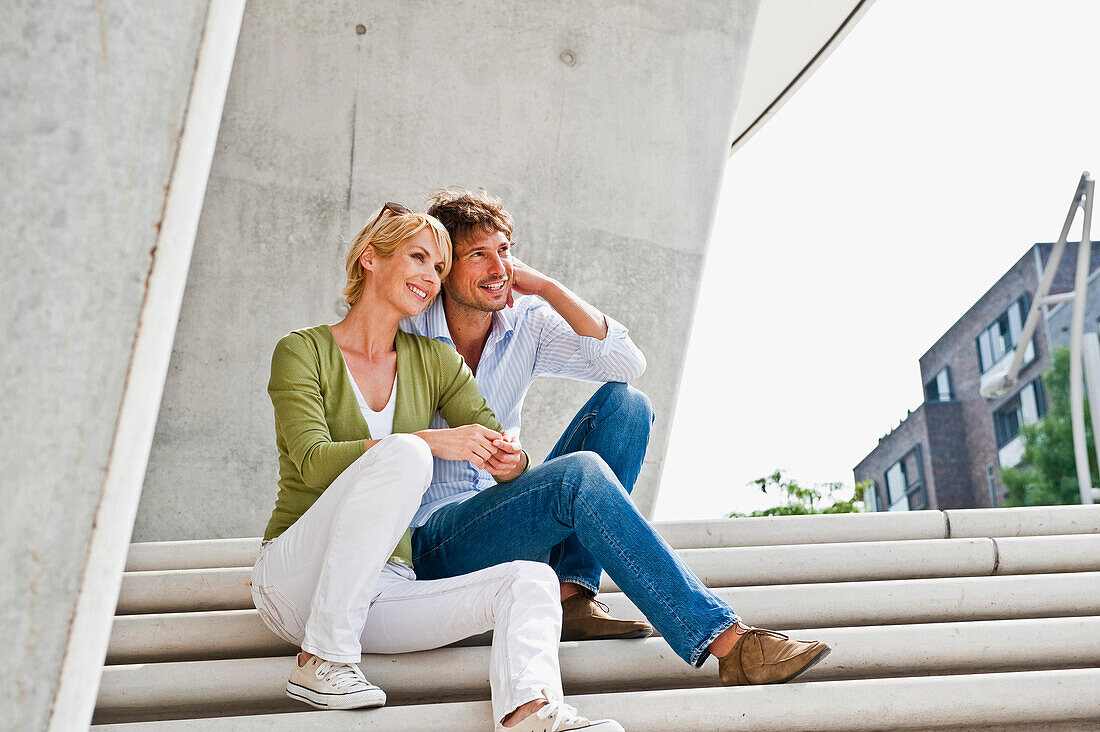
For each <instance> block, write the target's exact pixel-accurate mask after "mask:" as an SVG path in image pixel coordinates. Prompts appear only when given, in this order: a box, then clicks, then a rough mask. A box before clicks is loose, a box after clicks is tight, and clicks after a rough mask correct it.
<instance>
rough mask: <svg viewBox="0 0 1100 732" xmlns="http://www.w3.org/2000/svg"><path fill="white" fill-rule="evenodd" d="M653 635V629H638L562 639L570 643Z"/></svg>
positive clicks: (629, 638) (628, 638) (630, 638)
mask: <svg viewBox="0 0 1100 732" xmlns="http://www.w3.org/2000/svg"><path fill="white" fill-rule="evenodd" d="M651 635H653V628H640V629H638V630H632V631H630V632H628V633H618V634H611V635H586V636H583V637H581V636H573V637H570V638H565V637H562V639H561V640H562V642H563V643H570V642H573V641H590V640H633V639H635V638H648V637H650V636H651Z"/></svg>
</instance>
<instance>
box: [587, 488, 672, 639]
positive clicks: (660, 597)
mask: <svg viewBox="0 0 1100 732" xmlns="http://www.w3.org/2000/svg"><path fill="white" fill-rule="evenodd" d="M576 501H579V502H580V503H581V504H582V505H584V504H585V503H586V502H585V501H584V499H583V498H582V497H581V496H580V495H579V494H578V495H577V499H576ZM585 509H586V511H587V513H588V514H589V517H590V519H589V520H590V521H591V522H592V524H593V525H594V526H596V528H597V529H598V530H599V532H600V534H601V535H602V536H603V538H604V541H605V542H607V543H608V545H610V546H614V547H615V549H616V551H617V552H618V553H619V556H620V557H623V561H625V562H626V563H627V564H628V565H629V566H630V567H631V568H632V569H633V570H634V572H635V573H636V575H637V576H638V577H646V575H645V573H644V572H642V571H641V568H640V567H638V565H637V564H635V563H634V562H633V561H632V560H631V559H629V555H628V554H626V553H625V552H623V550H622V546H621V545H620V544H619V543H618V542H617V541H616V540H615V538H614V537H613V536H612V535H611V534H610V533H608V532H607V531H605V529H604V526H603V524H602V523H601V522H600V521H598V520H597V519H596V517H597V516H598V514H597V513H596V512H594V511H592V510H590V509H589V508H588V507H587V506H585ZM574 512H575V509H574ZM573 522H574V524H575V523H576V517H575V516H574V519H573ZM643 583H644V584H645V586H646V587H647V588H648V590H649V594H650V596H651V597H652V598H654V599H655V600H659V601H660V603H661V604H662V605H664V606H665V609H666V610H668V614H669V615H670V616H671V617H673V618H675V619H676V622H677V623H679V624H680V627H681V628H682V629H683V630H684V631H687V633H688V634H691V632H690V631H691V626H689V625H688V624H687V623H685V622H684V619H683V618H682V617H680V614H679V613H678V612H677V611H676V609H675V608H673V607H672V606H671V605H670V604H669V603H668V600H667V599H665V596H664V594H663V593H660V592H657V591H656V588H655V587H654V586H653V584H652V583H651V582H649V581H648V579H646V580H643ZM619 589H623V588H622V587H621V586H620V588H619ZM624 594H625V590H624ZM647 619H648V618H647ZM662 635H663V634H662ZM666 641H667V636H666ZM693 645H694V644H693Z"/></svg>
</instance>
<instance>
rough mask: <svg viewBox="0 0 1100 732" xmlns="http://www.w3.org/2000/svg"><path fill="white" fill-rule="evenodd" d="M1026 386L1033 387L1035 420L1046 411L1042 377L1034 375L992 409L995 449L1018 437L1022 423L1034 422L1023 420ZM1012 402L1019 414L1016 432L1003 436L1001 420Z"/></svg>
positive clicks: (1004, 417) (1041, 416) (1040, 417)
mask: <svg viewBox="0 0 1100 732" xmlns="http://www.w3.org/2000/svg"><path fill="white" fill-rule="evenodd" d="M1028 387H1031V388H1032V389H1034V392H1035V412H1036V420H1035V422H1038V421H1039V420H1041V419H1042V418H1043V417H1044V416H1045V415H1046V413H1047V402H1046V394H1045V392H1044V391H1043V380H1042V378H1040V377H1038V376H1036V377H1035V378H1034V379H1032V380H1031V381H1029V382H1027V383H1026V384H1024V385H1023V386H1021V387H1020V388H1019V389H1017V390H1016V393H1015V394H1013V395H1012V396H1010V397H1009V398H1008V399H1005V400H1004V402H1002V403H1001V405H1000V406H999V407H997V408H996V409H994V410H993V441H994V442H995V443H996V444H997V449H998V450H1000V449H1001V448H1002V447H1004V446H1005V445H1007V444H1008V443H1010V442H1012V441H1013V440H1015V439H1016V438H1017V437H1019V436H1020V429H1021V428H1022V427H1023V426H1024V425H1026V424H1035V422H1030V423H1029V422H1025V421H1024V404H1023V393H1024V389H1027V388H1028ZM1013 404H1015V405H1016V409H1013V410H1012V411H1013V412H1016V411H1017V410H1019V415H1020V418H1019V420H1018V424H1017V425H1016V433H1015V434H1013V435H1010V436H1007V437H1004V436H1003V435H1004V430H1003V424H1004V422H1003V420H1005V419H1006V415H1007V413H1008V411H1009V410H1008V407H1009V406H1010V405H1013ZM1002 437H1003V439H1002Z"/></svg>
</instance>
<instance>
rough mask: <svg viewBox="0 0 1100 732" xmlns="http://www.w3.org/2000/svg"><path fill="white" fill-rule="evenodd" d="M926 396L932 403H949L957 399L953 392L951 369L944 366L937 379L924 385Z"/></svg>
mask: <svg viewBox="0 0 1100 732" xmlns="http://www.w3.org/2000/svg"><path fill="white" fill-rule="evenodd" d="M924 396H925V398H926V399H927V400H928V401H930V402H949V401H951V400H952V399H954V398H955V395H954V394H953V393H952V392H951V369H950V368H949V367H947V366H944V367H943V368H942V369H940V370H939V373H937V374H936V378H934V379H932V380H931V381H929V382H928V383H927V384H925V385H924Z"/></svg>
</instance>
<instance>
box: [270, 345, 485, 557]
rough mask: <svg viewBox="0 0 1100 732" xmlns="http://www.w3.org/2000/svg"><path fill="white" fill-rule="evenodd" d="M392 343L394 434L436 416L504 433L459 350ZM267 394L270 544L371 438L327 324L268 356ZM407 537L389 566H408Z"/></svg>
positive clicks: (419, 427) (425, 426)
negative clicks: (272, 479) (275, 474)
mask: <svg viewBox="0 0 1100 732" xmlns="http://www.w3.org/2000/svg"><path fill="white" fill-rule="evenodd" d="M395 345H396V348H397V377H398V378H397V403H396V405H395V407H394V415H393V432H394V434H397V433H402V432H404V433H408V432H416V431H418V430H423V429H428V428H429V427H431V421H432V417H433V416H434V415H435V413H436V411H438V412H439V413H440V414H442V415H443V418H444V419H446V420H447V422H448V423H449V424H451V425H454V426H458V425H464V424H473V423H475V422H476V423H477V424H481V425H484V426H486V427H488V428H490V429H493V430H497V431H500V430H501V429H502V428H501V425H500V422H498V421H497V419H496V417H495V416H493V413H492V411H491V410H490V409H489V407H488V406H487V405H486V404H485V399H484V397H482V396H481V392H480V391H478V388H477V382H476V381H474V376H473V374H472V373H470V369H469V368H467V366H466V363H465V362H464V361H463V360H462V357H461V356H459V355H458V352H457V351H455V350H454V349H453V348H451V347H450V346H448V345H446V344H445V343H440V342H439V341H435V340H431V339H429V338H424V337H422V336H417V335H410V334H408V333H404V332H400V331H399V332H398V333H397V338H396V340H395ZM267 393H268V395H270V396H271V403H272V405H273V406H274V407H275V444H276V446H277V447H278V448H279V496H278V498H277V499H276V500H275V510H274V511H272V512H271V520H270V521H268V523H267V530H266V531H265V532H264V539H274V538H275V537H276V536H279V535H280V534H282V533H283V532H284V531H286V530H287V528H289V527H290V525H291V524H293V523H294V522H295V521H297V520H298V517H299V516H301V515H302V514H304V513H305V512H306V510H307V509H308V508H309V507H310V506H312V505H313V502H314V501H316V500H317V498H318V497H319V496H320V495H321V493H322V492H323V491H324V490H325V488H327V487H328V486H329V484H331V483H332V481H334V480H335V479H336V477H337V476H338V475H340V473H342V472H344V470H345V469H347V467H348V466H350V465H351V464H352V463H354V462H355V461H356V460H358V459H359V457H360V456H362V455H363V453H364V452H366V445H365V444H364V441H365V440H369V439H371V437H370V430H369V429H368V428H367V422H366V420H365V419H364V418H363V413H362V412H361V411H360V410H359V403H358V401H356V398H355V392H354V391H353V390H352V385H351V381H350V380H349V377H348V372H347V368H346V367H345V366H344V356H343V354H342V353H341V352H340V346H339V345H338V344H337V343H336V339H335V338H334V337H333V336H332V329H331V328H329V326H327V325H319V326H317V327H315V328H306V329H304V330H296V331H293V332H291V333H288V334H287V335H285V336H283V338H282V339H281V340H280V341H279V343H278V345H276V346H275V353H274V354H273V355H272V357H271V380H270V381H269V382H268V385H267ZM364 528H365V529H368V530H369V529H370V527H369V526H368V527H364ZM411 536H412V535H411V532H408V531H406V532H405V536H404V537H402V539H401V541H400V543H398V545H397V547H396V549H394V556H393V557H391V561H400V562H403V563H405V564H408V565H411V564H412V539H411Z"/></svg>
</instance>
